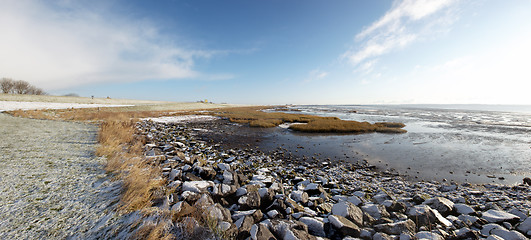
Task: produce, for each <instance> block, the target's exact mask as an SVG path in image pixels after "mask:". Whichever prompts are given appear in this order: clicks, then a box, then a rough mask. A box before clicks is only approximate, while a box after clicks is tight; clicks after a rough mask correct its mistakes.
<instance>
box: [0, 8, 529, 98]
mask: <svg viewBox="0 0 531 240" xmlns="http://www.w3.org/2000/svg"><path fill="white" fill-rule="evenodd" d="M1 1H2V7H0V30H1V36H0V56H1V57H0V77H7V78H12V79H15V80H25V81H28V82H30V83H31V84H33V85H35V86H37V87H40V88H42V89H44V90H45V91H46V92H48V93H50V94H53V95H63V94H69V93H75V94H78V95H80V96H85V97H89V96H95V97H107V96H109V97H111V98H126V99H145V100H164V101H197V100H203V99H208V100H209V101H212V102H217V103H239V104H531V14H529V13H530V12H531V0H512V1H497V0H466V1H465V0H417V1H414V0H395V1H390V0H379V1H368V0H367V1H350V0H348V1H347V0H336V1H324V0H320V1H317V0H304V1H303V0H293V1H281V0H271V1H245V0H241V1H236V0H228V1H216V0H211V1H210V0H200V1H196V0H158V1H148V0H94V1H81V0H79V1H78V0H57V1H47V0H43V1H38V0H1Z"/></svg>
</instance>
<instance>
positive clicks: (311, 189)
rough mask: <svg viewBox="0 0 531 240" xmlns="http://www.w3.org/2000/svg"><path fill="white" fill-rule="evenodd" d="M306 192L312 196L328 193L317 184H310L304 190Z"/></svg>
mask: <svg viewBox="0 0 531 240" xmlns="http://www.w3.org/2000/svg"><path fill="white" fill-rule="evenodd" d="M304 191H305V192H306V193H308V195H310V196H315V195H320V194H321V193H326V191H325V190H324V188H323V186H321V185H320V184H317V183H310V184H308V186H306V188H304Z"/></svg>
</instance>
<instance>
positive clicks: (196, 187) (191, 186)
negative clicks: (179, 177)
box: [182, 181, 214, 193]
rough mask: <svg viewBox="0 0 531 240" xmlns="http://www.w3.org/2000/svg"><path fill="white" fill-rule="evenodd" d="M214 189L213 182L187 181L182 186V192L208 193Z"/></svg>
mask: <svg viewBox="0 0 531 240" xmlns="http://www.w3.org/2000/svg"><path fill="white" fill-rule="evenodd" d="M212 187H214V183H213V182H211V181H186V182H184V183H183V185H182V190H183V192H184V191H190V192H195V193H205V192H208V188H212Z"/></svg>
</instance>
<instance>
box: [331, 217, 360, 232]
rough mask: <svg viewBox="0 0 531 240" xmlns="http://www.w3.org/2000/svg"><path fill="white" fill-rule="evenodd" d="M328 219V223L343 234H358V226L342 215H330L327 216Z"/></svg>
mask: <svg viewBox="0 0 531 240" xmlns="http://www.w3.org/2000/svg"><path fill="white" fill-rule="evenodd" d="M328 221H330V224H332V226H333V227H334V228H335V229H337V230H338V231H339V232H340V233H341V234H342V235H343V236H352V237H359V236H360V231H361V230H360V228H359V227H358V226H357V225H356V224H354V223H353V222H351V221H349V220H348V219H346V218H345V217H343V216H339V215H330V216H328Z"/></svg>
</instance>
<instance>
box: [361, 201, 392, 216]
mask: <svg viewBox="0 0 531 240" xmlns="http://www.w3.org/2000/svg"><path fill="white" fill-rule="evenodd" d="M361 210H363V211H364V212H366V213H367V214H369V215H371V217H373V218H374V219H376V220H378V219H380V218H388V217H389V213H388V212H387V210H386V209H385V207H384V206H383V205H378V204H370V203H369V204H365V205H364V206H362V207H361Z"/></svg>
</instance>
